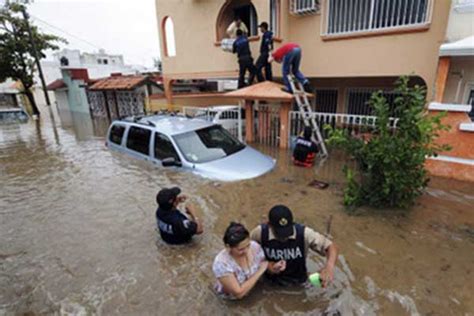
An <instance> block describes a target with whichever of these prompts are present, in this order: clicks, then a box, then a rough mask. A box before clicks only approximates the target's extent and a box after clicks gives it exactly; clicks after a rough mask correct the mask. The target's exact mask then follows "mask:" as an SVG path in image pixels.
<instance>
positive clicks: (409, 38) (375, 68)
mask: <svg viewBox="0 0 474 316" xmlns="http://www.w3.org/2000/svg"><path fill="white" fill-rule="evenodd" d="M252 3H253V4H254V6H255V8H256V11H257V16H258V22H259V23H260V22H262V21H268V20H269V2H268V1H265V0H254V1H252ZM325 3H326V1H322V5H323V7H322V9H321V11H322V12H324V6H325ZM223 4H224V2H223V1H186V0H172V1H170V0H156V7H157V17H158V24H159V32H160V37H161V38H163V30H162V28H161V23H162V20H163V18H164V17H166V16H170V17H171V18H172V19H173V22H174V30H175V38H176V52H177V54H176V56H175V57H163V70H164V75H165V76H168V77H173V76H175V77H176V76H179V75H187V76H188V77H193V75H194V76H196V75H199V74H202V73H209V72H212V73H214V74H212V75H210V76H211V77H212V76H216V74H218V73H219V72H229V71H234V72H235V71H236V70H237V68H238V66H237V62H236V58H235V56H234V55H232V54H230V53H225V52H223V51H222V50H221V49H220V47H216V46H215V45H214V42H215V36H216V35H215V33H216V20H217V16H218V13H219V11H220V9H221V7H222V6H223ZM449 9H450V1H448V0H442V1H434V8H433V15H432V19H431V25H430V27H429V29H427V30H425V31H416V32H411V33H400V34H386V35H376V36H368V37H357V38H350V39H339V40H323V38H322V36H321V19H322V18H323V17H322V15H321V14H317V15H310V16H305V17H294V16H292V15H290V14H289V10H288V1H281V19H280V30H281V31H280V35H281V38H282V40H283V41H285V42H288V41H291V42H297V43H299V44H300V45H301V47H302V48H303V59H302V70H303V72H304V73H305V75H307V76H308V77H313V78H330V77H381V76H400V75H403V74H410V73H414V74H415V75H417V76H420V77H422V78H423V79H424V81H425V82H426V84H427V86H428V88H429V91H428V98H429V99H431V95H432V86H433V85H434V80H435V72H436V65H437V62H438V50H439V46H440V45H441V44H442V42H443V41H444V38H445V31H446V26H447V20H448V14H449ZM258 45H259V42H258V41H257V42H252V43H251V48H252V53H253V56H254V58H256V57H257V56H258V55H257V50H258ZM161 46H162V50H163V45H161ZM276 46H278V45H276ZM162 56H165V54H164V52H163V51H162ZM273 67H274V71H275V74H277V75H278V74H280V70H279V67H278V65H274V66H273ZM234 76H235V74H234Z"/></svg>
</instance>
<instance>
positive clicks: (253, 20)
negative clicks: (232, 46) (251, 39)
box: [216, 0, 258, 41]
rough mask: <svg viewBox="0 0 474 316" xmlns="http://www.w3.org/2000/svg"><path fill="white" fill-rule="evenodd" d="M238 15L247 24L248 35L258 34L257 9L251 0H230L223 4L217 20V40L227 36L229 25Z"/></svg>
mask: <svg viewBox="0 0 474 316" xmlns="http://www.w3.org/2000/svg"><path fill="white" fill-rule="evenodd" d="M236 16H238V17H240V19H241V20H242V22H243V23H245V25H246V26H247V28H248V30H249V33H250V34H248V36H256V35H258V18H257V11H256V10H255V7H254V5H253V4H252V2H251V1H250V0H228V1H226V2H225V3H224V4H223V5H222V8H221V10H220V11H219V14H218V16H217V21H216V40H217V41H221V40H222V39H223V38H227V37H228V36H227V33H226V30H227V27H228V26H229V25H230V24H231V23H232V21H233V20H234V18H235V17H236Z"/></svg>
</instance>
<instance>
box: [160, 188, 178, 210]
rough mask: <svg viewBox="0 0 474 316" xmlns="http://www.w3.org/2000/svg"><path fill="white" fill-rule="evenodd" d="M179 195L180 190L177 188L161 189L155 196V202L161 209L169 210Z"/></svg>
mask: <svg viewBox="0 0 474 316" xmlns="http://www.w3.org/2000/svg"><path fill="white" fill-rule="evenodd" d="M180 193H181V189H180V188H178V187H174V188H163V189H161V190H160V192H158V194H157V195H156V202H157V203H158V205H159V206H160V207H161V208H163V209H165V210H169V209H171V207H172V206H173V202H174V200H175V199H176V197H177V196H178V195H179V194H180Z"/></svg>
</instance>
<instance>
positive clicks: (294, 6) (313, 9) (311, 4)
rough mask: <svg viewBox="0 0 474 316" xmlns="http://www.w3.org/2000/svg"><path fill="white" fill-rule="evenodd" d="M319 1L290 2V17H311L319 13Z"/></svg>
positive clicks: (295, 0)
mask: <svg viewBox="0 0 474 316" xmlns="http://www.w3.org/2000/svg"><path fill="white" fill-rule="evenodd" d="M320 2H321V0H290V13H291V14H292V15H300V16H304V15H311V14H317V13H319V12H320V10H319V9H320Z"/></svg>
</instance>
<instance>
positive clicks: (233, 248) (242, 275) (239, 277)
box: [212, 222, 268, 299]
mask: <svg viewBox="0 0 474 316" xmlns="http://www.w3.org/2000/svg"><path fill="white" fill-rule="evenodd" d="M223 239H224V244H225V247H226V248H225V249H223V250H222V251H221V252H219V254H218V255H217V256H216V258H215V259H214V264H213V265H212V270H213V272H214V275H215V276H216V278H217V283H216V286H215V290H216V292H217V293H218V294H219V295H221V296H222V297H224V298H229V299H241V298H243V297H244V296H245V295H247V294H248V293H249V292H250V290H251V289H252V288H253V287H254V286H255V284H256V283H257V281H258V279H260V277H261V276H262V275H263V274H264V273H265V270H266V269H267V266H268V262H267V261H266V260H265V255H264V253H263V250H262V247H261V246H260V245H259V244H258V243H256V242H255V241H252V240H250V237H249V232H248V230H247V229H246V228H245V226H244V225H242V224H239V223H234V222H232V223H230V225H229V227H227V230H226V232H225V234H224V238H223Z"/></svg>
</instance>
